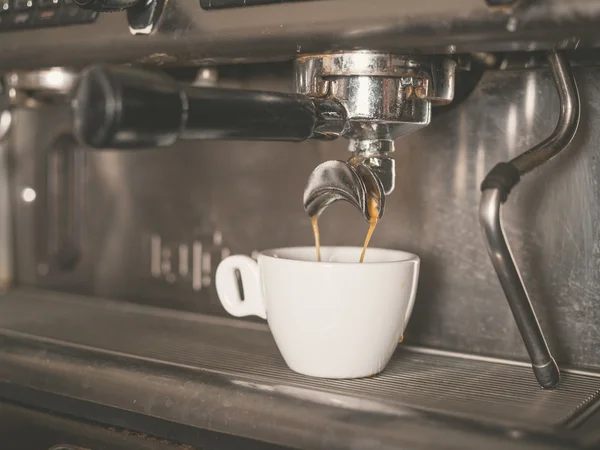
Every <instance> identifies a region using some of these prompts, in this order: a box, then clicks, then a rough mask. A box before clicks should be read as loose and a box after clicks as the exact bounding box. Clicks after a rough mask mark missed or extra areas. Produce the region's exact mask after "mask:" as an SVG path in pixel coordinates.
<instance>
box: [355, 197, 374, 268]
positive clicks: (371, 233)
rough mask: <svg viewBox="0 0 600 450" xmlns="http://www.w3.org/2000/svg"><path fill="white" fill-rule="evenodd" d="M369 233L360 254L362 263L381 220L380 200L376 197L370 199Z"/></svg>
mask: <svg viewBox="0 0 600 450" xmlns="http://www.w3.org/2000/svg"><path fill="white" fill-rule="evenodd" d="M368 209H369V231H367V237H366V238H365V243H364V244H363V249H362V253H361V254H360V261H359V262H363V261H364V260H365V253H366V252H367V247H368V246H369V242H370V241H371V236H373V232H374V231H375V227H376V226H377V222H378V220H379V200H378V199H377V198H375V197H374V196H373V197H371V198H369V207H368Z"/></svg>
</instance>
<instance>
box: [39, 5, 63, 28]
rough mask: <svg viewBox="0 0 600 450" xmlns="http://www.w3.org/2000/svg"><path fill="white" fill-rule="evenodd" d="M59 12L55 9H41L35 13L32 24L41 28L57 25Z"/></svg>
mask: <svg viewBox="0 0 600 450" xmlns="http://www.w3.org/2000/svg"><path fill="white" fill-rule="evenodd" d="M59 18H60V16H59V11H58V10H56V9H42V10H39V11H35V14H34V18H33V23H34V24H35V25H39V26H42V27H45V26H52V25H58V24H59V23H60V22H59Z"/></svg>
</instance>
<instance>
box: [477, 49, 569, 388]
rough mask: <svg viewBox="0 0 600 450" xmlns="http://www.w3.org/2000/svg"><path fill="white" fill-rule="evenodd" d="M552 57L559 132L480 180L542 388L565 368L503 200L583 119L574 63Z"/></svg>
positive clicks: (487, 221) (494, 247)
mask: <svg viewBox="0 0 600 450" xmlns="http://www.w3.org/2000/svg"><path fill="white" fill-rule="evenodd" d="M548 62H549V64H550V68H551V70H552V75H553V77H554V82H555V84H556V89H557V91H558V96H559V99H560V116H559V118H558V124H557V125H556V128H555V130H554V132H553V133H552V134H551V135H550V136H549V137H548V138H547V139H545V140H544V141H542V142H540V143H539V144H537V145H535V146H534V147H533V148H531V149H529V150H527V151H526V152H524V153H522V154H521V155H519V156H517V157H516V158H514V159H512V160H511V161H509V162H507V163H500V164H498V165H496V166H495V167H494V168H493V169H492V170H491V171H490V173H489V174H488V175H487V176H486V178H485V179H484V181H483V183H482V185H481V191H482V194H481V202H480V207H479V220H480V222H481V226H482V228H483V235H484V238H485V242H486V245H487V249H488V253H489V255H490V258H491V259H492V263H493V265H494V269H495V270H496V274H497V275H498V278H499V279H500V284H501V285H502V289H503V290H504V294H505V295H506V298H507V300H508V304H509V306H510V309H511V310H512V313H513V316H514V318H515V321H516V322H517V325H518V327H519V331H520V333H521V336H522V338H523V341H524V343H525V347H526V348H527V352H528V353H529V357H530V358H531V363H532V367H533V373H534V374H535V377H536V378H537V380H538V382H539V383H540V385H541V386H542V387H543V388H552V387H554V386H556V385H557V384H558V382H559V381H560V372H559V369H558V365H557V364H556V361H555V360H554V358H553V357H552V354H551V353H550V350H549V348H548V345H547V343H546V340H545V338H544V334H543V332H542V329H541V328H540V324H539V323H538V320H537V318H536V315H535V311H534V310H533V307H532V305H531V301H530V299H529V296H528V294H527V290H526V289H525V285H524V284H523V280H522V279H521V276H520V274H519V270H518V268H517V265H516V263H515V261H514V258H513V256H512V253H511V251H510V248H509V246H508V242H507V241H506V236H505V234H504V231H503V228H502V221H501V205H502V203H504V202H506V200H507V198H508V194H509V193H510V191H511V189H512V188H514V187H515V186H516V185H517V183H518V182H519V180H520V178H521V177H522V176H523V175H525V174H527V173H528V172H530V171H532V170H533V169H535V168H536V167H538V166H540V165H542V164H543V163H545V162H547V161H549V160H550V159H552V158H553V157H554V156H556V155H557V154H558V153H560V152H561V151H562V150H564V149H565V148H566V147H567V146H568V145H569V143H570V142H571V140H572V139H573V136H574V135H575V132H576V131H577V127H578V124H579V115H580V105H579V93H578V90H577V84H576V82H575V79H574V77H573V73H572V72H571V67H570V65H569V62H568V61H567V59H566V58H565V56H564V55H563V54H561V53H556V52H551V53H549V55H548Z"/></svg>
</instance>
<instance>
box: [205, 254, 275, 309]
mask: <svg viewBox="0 0 600 450" xmlns="http://www.w3.org/2000/svg"><path fill="white" fill-rule="evenodd" d="M236 269H237V270H239V271H240V274H241V281H242V287H243V291H244V298H243V299H242V298H241V297H240V292H239V289H238V281H237V278H236V275H235V271H236ZM215 283H216V286H217V294H218V295H219V300H221V303H222V304H223V308H225V310H226V311H227V312H228V313H229V314H231V315H232V316H235V317H243V316H258V317H262V318H263V319H266V318H267V311H266V308H265V302H264V298H263V293H262V288H261V282H260V272H259V270H258V263H257V262H256V261H254V260H253V259H252V258H250V257H248V256H244V255H234V256H229V257H227V258H225V259H224V260H223V261H221V264H219V267H217V273H216V276H215Z"/></svg>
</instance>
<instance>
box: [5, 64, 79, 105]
mask: <svg viewBox="0 0 600 450" xmlns="http://www.w3.org/2000/svg"><path fill="white" fill-rule="evenodd" d="M76 82H77V72H76V71H73V70H70V69H67V68H64V67H51V68H48V69H40V70H29V71H26V70H24V71H14V72H9V73H7V74H6V91H7V94H8V97H9V100H10V105H11V106H26V107H35V106H36V104H37V103H38V102H40V101H42V102H44V101H51V100H54V99H56V98H59V99H61V100H64V99H65V98H66V97H67V96H68V95H69V94H70V93H71V91H72V89H73V87H74V86H75V83H76Z"/></svg>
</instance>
